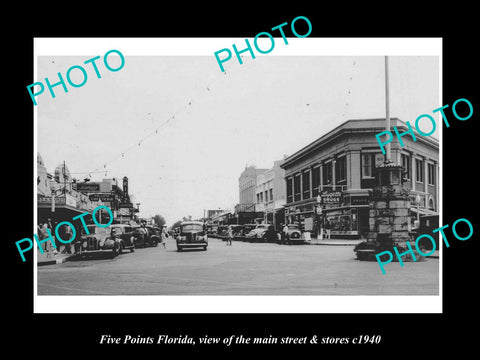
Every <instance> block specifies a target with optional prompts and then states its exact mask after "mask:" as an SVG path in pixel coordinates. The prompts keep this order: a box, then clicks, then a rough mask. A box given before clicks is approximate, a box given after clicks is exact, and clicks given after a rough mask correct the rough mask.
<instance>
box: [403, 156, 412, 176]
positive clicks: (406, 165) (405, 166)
mask: <svg viewBox="0 0 480 360" xmlns="http://www.w3.org/2000/svg"><path fill="white" fill-rule="evenodd" d="M402 166H403V170H404V177H405V178H406V179H407V180H410V156H409V155H405V154H402Z"/></svg>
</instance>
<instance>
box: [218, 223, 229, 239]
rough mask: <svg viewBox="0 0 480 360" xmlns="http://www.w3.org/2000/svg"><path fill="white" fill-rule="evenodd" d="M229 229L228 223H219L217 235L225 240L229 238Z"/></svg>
mask: <svg viewBox="0 0 480 360" xmlns="http://www.w3.org/2000/svg"><path fill="white" fill-rule="evenodd" d="M227 230H228V225H219V226H218V228H217V235H216V237H217V238H219V239H222V240H223V241H225V240H227Z"/></svg>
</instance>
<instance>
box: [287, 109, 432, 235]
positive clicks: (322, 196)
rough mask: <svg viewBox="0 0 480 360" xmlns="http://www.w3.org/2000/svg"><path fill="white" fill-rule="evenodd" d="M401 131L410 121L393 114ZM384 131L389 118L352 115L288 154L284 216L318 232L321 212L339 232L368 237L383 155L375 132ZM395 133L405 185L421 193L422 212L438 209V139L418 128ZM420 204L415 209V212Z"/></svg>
mask: <svg viewBox="0 0 480 360" xmlns="http://www.w3.org/2000/svg"><path fill="white" fill-rule="evenodd" d="M394 126H396V127H397V128H398V131H399V132H400V133H402V132H405V131H407V130H408V128H407V126H406V124H405V123H404V122H403V121H401V120H399V119H397V118H392V119H391V129H392V132H393V127H394ZM384 130H385V119H365V120H348V121H346V122H344V123H343V124H341V125H339V126H337V127H336V128H335V129H333V130H331V131H329V132H328V133H326V134H325V135H323V136H321V137H320V138H319V139H317V140H315V141H314V142H312V143H310V144H308V145H307V146H305V147H304V148H302V149H300V150H299V151H297V152H296V153H294V154H292V155H290V156H289V157H287V158H286V159H285V161H284V163H283V164H282V165H281V167H282V168H283V169H284V170H285V182H286V205H285V218H286V220H287V221H288V222H291V223H298V224H299V225H300V226H301V227H302V228H303V229H304V230H307V231H312V232H314V233H316V232H317V231H318V225H319V219H320V216H322V217H323V218H327V219H329V220H330V223H331V224H332V230H331V234H332V236H333V237H335V236H358V237H360V236H363V235H364V234H365V233H366V232H368V228H369V191H370V190H371V189H372V187H373V185H374V181H375V174H376V167H377V166H378V165H379V164H381V163H382V162H383V161H384V156H383V154H382V152H381V149H380V147H379V145H378V143H377V140H376V137H375V135H376V134H378V133H379V132H381V131H384ZM416 139H417V141H413V139H412V138H411V136H410V135H406V136H403V137H402V141H403V143H404V146H403V147H402V146H400V144H399V142H398V139H397V138H396V137H395V136H394V140H393V141H392V143H391V159H392V161H393V162H395V163H396V164H399V165H402V166H403V167H404V170H405V172H404V177H405V179H406V182H405V185H406V187H408V188H410V189H411V194H412V198H415V197H416V195H418V196H419V197H420V204H419V206H418V208H419V212H420V214H422V215H431V214H436V212H438V199H439V186H438V179H439V164H438V161H439V143H438V140H436V139H435V138H432V137H425V136H421V135H420V134H418V133H416ZM416 212H417V206H415V207H412V209H411V213H412V214H416Z"/></svg>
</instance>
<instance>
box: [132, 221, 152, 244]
mask: <svg viewBox="0 0 480 360" xmlns="http://www.w3.org/2000/svg"><path fill="white" fill-rule="evenodd" d="M132 230H133V236H134V237H135V247H137V248H139V247H141V248H143V247H145V246H146V244H147V238H148V232H147V229H146V228H144V227H142V226H139V225H135V226H132Z"/></svg>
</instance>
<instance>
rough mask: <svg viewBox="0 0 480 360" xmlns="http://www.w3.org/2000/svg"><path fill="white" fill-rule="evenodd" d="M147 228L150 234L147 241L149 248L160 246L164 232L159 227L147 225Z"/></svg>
mask: <svg viewBox="0 0 480 360" xmlns="http://www.w3.org/2000/svg"><path fill="white" fill-rule="evenodd" d="M145 228H146V229H147V233H148V234H147V239H146V243H147V244H148V246H153V247H155V246H158V244H159V243H161V242H162V235H161V234H162V230H161V229H160V228H159V227H158V226H151V225H147V226H145Z"/></svg>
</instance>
